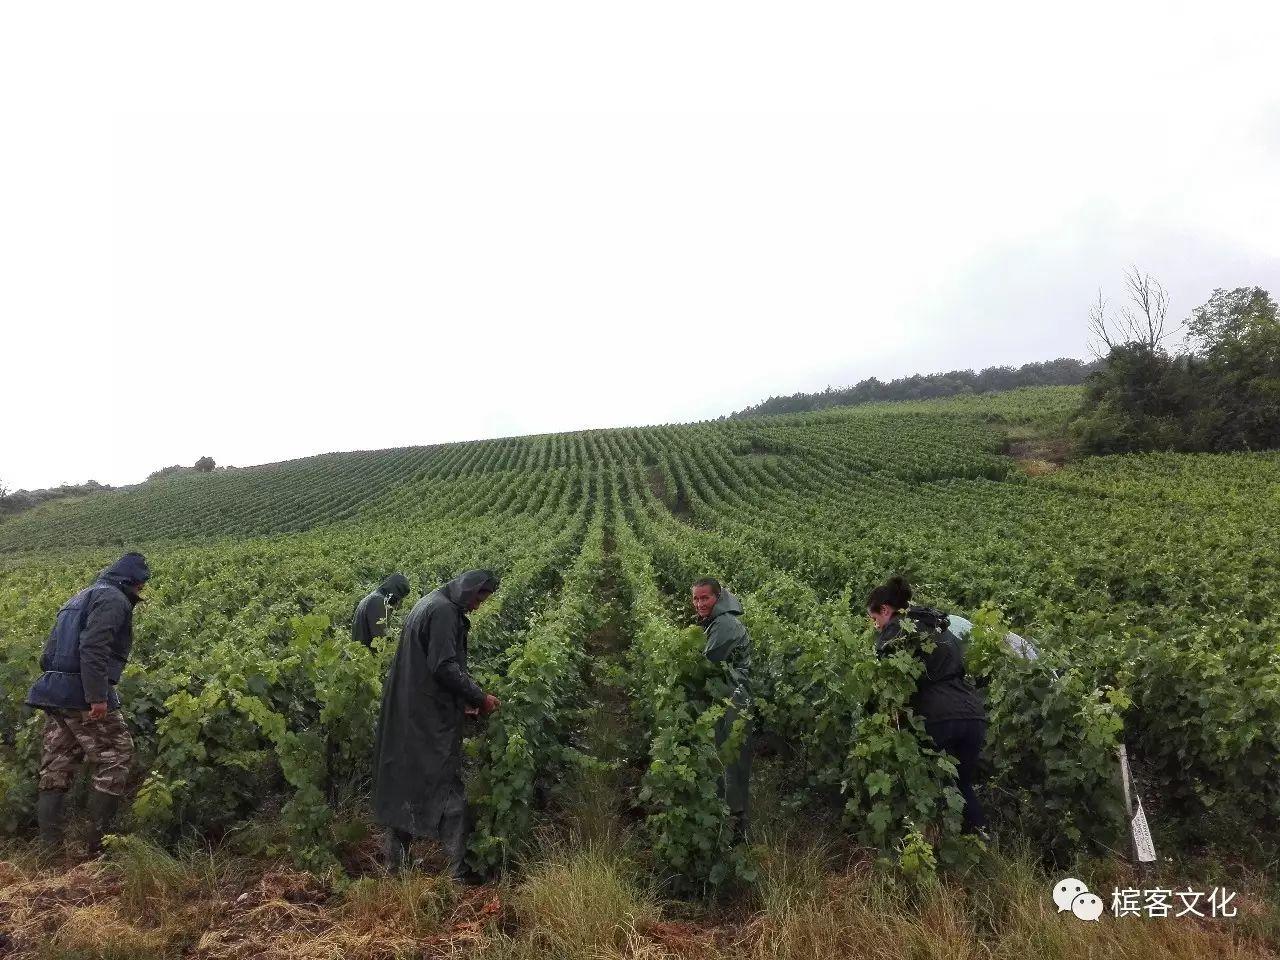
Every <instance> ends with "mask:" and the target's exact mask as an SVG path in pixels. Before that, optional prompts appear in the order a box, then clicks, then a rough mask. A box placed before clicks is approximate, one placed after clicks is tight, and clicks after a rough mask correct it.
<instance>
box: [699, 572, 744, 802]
mask: <svg viewBox="0 0 1280 960" xmlns="http://www.w3.org/2000/svg"><path fill="white" fill-rule="evenodd" d="M741 616H742V604H741V603H739V602H738V598H737V597H735V596H734V595H733V594H732V593H730V592H729V591H728V590H722V591H721V592H720V597H719V598H718V599H717V600H716V605H715V606H714V607H713V608H712V609H711V616H709V617H707V618H706V619H705V620H703V621H701V623H702V630H703V633H704V634H705V635H706V638H707V645H706V647H705V649H704V650H703V653H704V654H705V655H706V658H707V659H708V660H710V661H711V662H712V663H718V664H720V665H721V666H722V668H723V670H724V678H725V694H726V696H728V698H729V700H730V701H731V706H730V707H729V709H728V710H726V711H725V715H724V716H723V717H722V718H721V719H720V722H719V723H718V724H717V725H716V745H717V746H719V745H720V744H723V743H724V742H725V741H726V740H728V739H729V734H730V732H731V731H732V730H733V725H734V723H735V722H736V721H737V719H738V715H739V713H740V712H741V711H743V710H745V709H746V707H747V705H748V704H749V703H750V702H751V687H750V680H751V637H750V635H749V634H748V633H747V628H746V627H745V626H743V625H742V621H741V620H739V619H738V618H739V617H741ZM748 740H749V736H748V737H743V739H742V748H741V749H740V750H739V752H738V756H737V759H736V760H734V761H733V762H732V763H730V764H727V765H726V766H725V771H724V799H725V803H726V804H727V805H728V807H729V812H730V813H734V814H737V815H739V816H741V817H745V816H746V813H747V795H748V787H749V784H750V780H751V751H750V749H749V745H748V742H747V741H748Z"/></svg>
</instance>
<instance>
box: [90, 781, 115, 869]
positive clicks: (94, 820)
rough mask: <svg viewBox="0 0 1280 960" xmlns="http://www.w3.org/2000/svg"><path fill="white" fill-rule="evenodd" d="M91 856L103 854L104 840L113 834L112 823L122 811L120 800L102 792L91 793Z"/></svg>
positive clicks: (93, 791)
mask: <svg viewBox="0 0 1280 960" xmlns="http://www.w3.org/2000/svg"><path fill="white" fill-rule="evenodd" d="M88 806H89V856H91V857H96V856H98V855H99V854H101V853H102V838H103V836H105V835H106V834H108V833H110V832H111V821H113V820H114V819H115V818H116V811H117V810H119V809H120V798H119V797H117V796H115V795H114V794H110V793H103V792H102V791H101V790H90V791H89V804H88Z"/></svg>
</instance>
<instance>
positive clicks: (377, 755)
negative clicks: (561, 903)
mask: <svg viewBox="0 0 1280 960" xmlns="http://www.w3.org/2000/svg"><path fill="white" fill-rule="evenodd" d="M497 588H498V578H497V577H496V576H495V575H494V574H493V573H492V572H490V571H488V570H469V571H468V572H466V573H464V574H462V575H461V576H458V577H455V578H454V579H452V580H450V581H449V582H448V583H446V584H445V585H444V586H442V587H440V588H439V589H438V590H434V591H432V592H431V593H430V594H428V595H427V596H425V597H423V598H422V599H421V600H419V601H418V602H417V603H416V604H414V607H413V609H412V610H411V611H409V615H408V616H407V617H406V618H405V622H404V627H403V629H401V631H400V643H399V646H398V647H397V648H396V655H395V660H394V661H393V662H392V664H391V672H390V673H389V674H388V676H387V679H386V682H385V683H384V684H383V688H382V711H381V715H380V717H379V720H378V736H377V741H376V743H375V746H374V759H373V771H374V787H373V812H374V816H375V818H376V819H377V821H378V822H379V823H380V824H382V825H383V826H385V827H389V828H391V829H392V830H399V831H402V832H404V833H407V834H409V835H411V836H414V837H433V838H441V839H443V838H442V837H441V829H442V825H444V824H445V821H456V820H457V818H459V817H464V816H465V812H466V792H465V789H464V788H463V784H462V728H463V716H464V714H463V711H464V710H465V709H466V708H467V707H478V706H481V705H482V704H483V703H484V698H485V694H484V691H483V690H481V689H480V686H479V685H478V684H477V683H476V682H475V680H473V679H472V678H471V675H470V674H469V673H468V672H467V635H468V633H469V631H470V629H471V621H470V620H469V619H468V618H467V611H468V610H469V609H470V606H471V602H472V601H473V600H474V599H475V598H476V596H477V595H478V594H479V593H481V592H482V591H488V592H493V591H495V590H497ZM464 839H465V838H464Z"/></svg>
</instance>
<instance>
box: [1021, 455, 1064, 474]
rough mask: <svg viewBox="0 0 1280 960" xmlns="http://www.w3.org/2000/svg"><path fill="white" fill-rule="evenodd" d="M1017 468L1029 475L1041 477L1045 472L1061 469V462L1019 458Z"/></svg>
mask: <svg viewBox="0 0 1280 960" xmlns="http://www.w3.org/2000/svg"><path fill="white" fill-rule="evenodd" d="M1018 469H1019V470H1021V471H1022V472H1023V473H1025V474H1026V475H1027V476H1029V477H1043V476H1044V475H1045V474H1048V473H1053V472H1055V471H1057V470H1061V469H1062V464H1060V463H1052V462H1051V461H1049V460H1036V459H1034V458H1033V459H1028V460H1019V461H1018Z"/></svg>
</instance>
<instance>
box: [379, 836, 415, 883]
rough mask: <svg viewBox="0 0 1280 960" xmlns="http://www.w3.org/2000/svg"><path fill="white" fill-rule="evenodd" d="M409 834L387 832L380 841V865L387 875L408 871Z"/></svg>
mask: <svg viewBox="0 0 1280 960" xmlns="http://www.w3.org/2000/svg"><path fill="white" fill-rule="evenodd" d="M410 842H411V839H410V837H409V834H407V833H405V832H404V831H402V830H388V831H387V835H386V837H384V838H383V840H382V865H383V866H384V867H386V868H387V872H388V873H404V872H405V871H406V870H408V869H409V864H410V859H409V857H410V853H409V844H410Z"/></svg>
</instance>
